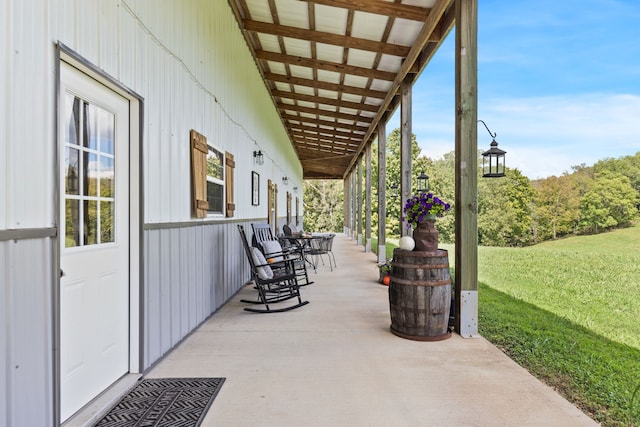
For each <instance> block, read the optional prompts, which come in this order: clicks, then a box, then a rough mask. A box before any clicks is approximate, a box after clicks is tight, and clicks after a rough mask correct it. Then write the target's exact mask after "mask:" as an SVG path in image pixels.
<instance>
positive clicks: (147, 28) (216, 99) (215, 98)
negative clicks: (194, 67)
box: [121, 0, 285, 176]
mask: <svg viewBox="0 0 640 427" xmlns="http://www.w3.org/2000/svg"><path fill="white" fill-rule="evenodd" d="M121 4H122V6H123V7H124V9H125V10H126V12H127V13H128V14H129V15H131V17H133V18H134V19H135V20H136V21H137V23H138V26H139V27H140V28H141V29H142V30H143V31H144V32H145V33H146V34H148V35H149V37H150V38H151V39H152V40H153V42H154V43H155V44H157V45H158V46H159V47H160V48H162V50H164V51H165V52H166V53H167V54H168V55H169V56H171V57H173V58H174V59H175V60H176V61H178V63H179V64H180V66H181V67H182V68H183V69H184V70H185V72H186V73H187V74H188V75H189V77H190V78H191V80H193V81H194V82H195V84H196V85H197V86H198V87H199V88H200V89H202V91H203V92H205V93H206V94H207V95H209V96H210V97H211V98H212V99H213V100H214V102H215V103H216V104H218V106H219V108H220V110H221V111H222V113H223V114H224V116H225V117H226V118H227V120H229V121H230V122H231V123H233V124H234V125H236V126H237V127H239V128H240V129H242V131H243V132H244V134H245V135H246V136H247V138H249V140H251V141H253V143H254V144H255V145H256V146H257V147H258V148H259V149H261V147H260V144H258V141H257V140H256V139H255V138H254V137H252V136H251V134H250V133H249V131H248V130H247V129H246V128H245V127H244V126H243V125H242V123H240V122H238V121H237V120H235V119H234V118H233V117H232V116H231V114H229V112H228V111H227V110H226V109H225V108H224V105H222V104H221V103H220V102H219V101H218V97H217V96H216V95H215V94H214V93H213V92H211V90H209V89H208V88H207V87H206V86H205V85H204V84H203V83H202V82H201V81H200V80H198V77H196V75H195V74H194V73H193V72H192V71H191V69H189V67H188V66H187V64H185V62H184V61H183V60H182V59H181V58H180V57H179V56H178V55H176V54H175V53H173V51H172V50H171V49H169V48H168V47H167V46H166V45H165V44H164V43H162V41H161V40H160V39H159V38H158V37H157V36H156V35H155V34H154V33H153V32H152V31H151V29H150V28H149V27H147V26H146V25H145V23H144V22H143V21H142V19H141V18H140V17H139V16H138V15H137V14H136V13H135V12H134V11H133V9H131V7H130V6H129V5H128V4H127V2H126V1H125V0H121ZM263 153H264V151H263ZM264 155H266V156H267V157H268V158H269V160H271V163H272V164H274V165H275V166H276V167H277V168H278V169H279V170H280V172H282V175H283V176H285V172H284V170H282V168H281V167H280V165H278V163H276V162H275V161H274V159H273V158H272V157H271V156H269V155H268V154H264Z"/></svg>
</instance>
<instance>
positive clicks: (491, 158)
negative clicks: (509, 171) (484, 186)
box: [482, 139, 506, 178]
mask: <svg viewBox="0 0 640 427" xmlns="http://www.w3.org/2000/svg"><path fill="white" fill-rule="evenodd" d="M505 154H506V151H504V150H501V149H499V148H498V143H497V142H496V140H495V139H494V140H493V141H491V148H489V149H488V150H487V151H485V152H484V153H482V177H483V178H502V177H503V176H505V172H504V171H505V169H504V168H505V166H504V164H505V162H504V155H505Z"/></svg>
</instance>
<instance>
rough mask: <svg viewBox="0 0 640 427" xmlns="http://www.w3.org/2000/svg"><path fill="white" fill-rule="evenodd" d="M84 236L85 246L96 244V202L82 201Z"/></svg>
mask: <svg viewBox="0 0 640 427" xmlns="http://www.w3.org/2000/svg"><path fill="white" fill-rule="evenodd" d="M84 235H85V237H84V244H85V245H95V244H96V243H98V202H97V201H95V200H85V201H84Z"/></svg>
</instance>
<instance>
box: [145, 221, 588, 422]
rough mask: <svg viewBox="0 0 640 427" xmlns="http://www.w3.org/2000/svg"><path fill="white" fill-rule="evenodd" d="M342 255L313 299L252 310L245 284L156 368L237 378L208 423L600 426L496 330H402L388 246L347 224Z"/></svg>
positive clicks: (339, 242) (156, 372)
mask: <svg viewBox="0 0 640 427" xmlns="http://www.w3.org/2000/svg"><path fill="white" fill-rule="evenodd" d="M334 253H335V256H336V259H337V262H338V267H337V268H334V271H333V272H332V271H330V269H329V266H328V265H326V266H322V265H321V266H320V267H319V268H318V272H317V274H314V273H313V271H310V274H311V276H312V280H314V281H315V283H314V284H312V285H310V286H306V287H303V288H302V293H303V298H304V299H307V300H309V301H310V303H309V304H308V305H306V306H303V307H301V308H298V309H296V310H293V311H290V312H285V313H274V314H252V313H248V312H246V311H243V307H245V306H246V304H244V303H241V302H240V299H241V298H247V297H248V298H253V297H254V294H255V291H254V290H253V289H252V287H251V286H245V287H244V288H243V289H242V290H241V291H240V292H239V293H238V295H236V296H235V297H234V298H233V299H232V300H231V301H230V302H228V303H227V304H226V305H225V306H223V307H222V308H221V309H220V310H219V311H218V312H217V313H215V314H214V315H213V316H212V317H211V318H210V319H209V320H208V321H207V322H205V323H204V324H203V325H202V326H201V327H200V328H199V329H197V330H196V331H194V332H193V333H192V334H191V335H190V336H189V337H188V338H187V339H186V340H185V341H184V342H182V343H181V344H180V346H178V348H176V349H175V350H174V351H172V352H171V353H170V354H169V355H168V356H167V357H166V358H165V359H163V360H162V361H161V362H160V363H159V364H158V365H156V366H155V367H154V368H153V369H152V370H151V371H150V372H149V373H148V374H147V375H146V377H147V378H153V377H225V378H226V382H225V383H224V385H223V386H222V389H221V391H220V393H219V394H218V396H217V397H216V399H215V401H214V402H213V405H212V406H211V409H210V410H209V413H208V414H207V416H206V419H205V421H204V423H203V425H205V426H214V425H215V426H562V427H567V426H594V425H598V424H597V423H595V422H594V421H593V420H591V419H590V418H589V417H587V416H586V415H585V414H583V413H582V412H581V411H580V410H579V409H577V408H576V407H575V406H573V405H571V404H570V403H569V402H568V401H566V400H565V399H564V398H563V397H561V396H560V395H559V394H558V393H556V392H555V391H554V390H553V389H551V388H549V387H547V386H546V385H544V384H543V383H541V382H540V381H538V380H537V379H536V378H534V377H533V376H531V375H530V374H529V373H528V372H527V371H526V370H524V369H523V368H521V367H520V366H518V365H517V364H516V363H515V362H513V361H512V360H511V359H509V358H508V357H507V356H506V355H504V354H503V353H502V352H501V351H500V350H498V349H497V348H496V347H494V346H493V345H491V344H490V343H489V342H488V341H487V340H485V339H484V338H461V337H460V336H459V335H456V334H454V335H453V336H452V337H451V338H450V339H447V340H444V341H437V342H420V341H412V340H407V339H403V338H399V337H397V336H395V335H393V334H392V333H391V332H390V331H389V324H390V318H389V302H388V292H387V287H385V286H383V285H380V284H378V283H377V281H376V280H377V277H378V271H377V268H376V256H375V255H374V254H372V253H365V252H364V251H363V248H362V246H357V245H356V243H355V242H354V241H353V240H351V239H349V238H348V237H345V236H344V235H341V234H340V235H338V236H336V238H335V242H334ZM452 255H453V254H450V256H452Z"/></svg>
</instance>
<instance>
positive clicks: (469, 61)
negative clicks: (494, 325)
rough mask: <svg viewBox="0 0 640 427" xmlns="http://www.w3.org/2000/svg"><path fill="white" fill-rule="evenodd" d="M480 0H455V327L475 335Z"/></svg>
mask: <svg viewBox="0 0 640 427" xmlns="http://www.w3.org/2000/svg"><path fill="white" fill-rule="evenodd" d="M477 35H478V0H456V50H455V56H456V144H455V145H456V146H455V154H456V167H455V168H456V207H455V211H456V255H455V262H456V277H455V287H456V298H455V299H456V329H457V330H458V331H459V332H460V335H461V336H463V337H469V338H470V337H475V336H478V212H477V207H478V200H477V198H478V178H477V177H478V173H477V169H478V141H477V136H478V75H477V70H478V39H477Z"/></svg>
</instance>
